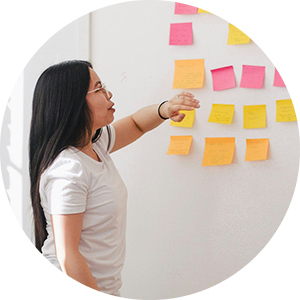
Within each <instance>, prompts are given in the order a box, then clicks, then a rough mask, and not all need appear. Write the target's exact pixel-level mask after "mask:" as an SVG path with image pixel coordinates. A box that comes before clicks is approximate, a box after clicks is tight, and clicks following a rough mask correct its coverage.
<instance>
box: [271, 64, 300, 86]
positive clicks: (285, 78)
mask: <svg viewBox="0 0 300 300" xmlns="http://www.w3.org/2000/svg"><path fill="white" fill-rule="evenodd" d="M274 86H300V67H275V77H274Z"/></svg>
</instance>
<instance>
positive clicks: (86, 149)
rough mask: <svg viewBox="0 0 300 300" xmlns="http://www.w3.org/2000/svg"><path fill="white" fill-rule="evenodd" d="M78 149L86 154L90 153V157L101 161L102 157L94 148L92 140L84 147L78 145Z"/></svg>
mask: <svg viewBox="0 0 300 300" xmlns="http://www.w3.org/2000/svg"><path fill="white" fill-rule="evenodd" d="M78 149H79V150H80V151H81V152H83V153H84V154H86V155H88V156H89V157H91V158H92V159H94V160H96V161H101V159H100V157H99V156H98V154H97V153H96V152H95V150H94V149H93V144H92V142H90V143H89V144H87V145H86V146H84V147H78Z"/></svg>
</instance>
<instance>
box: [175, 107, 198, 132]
mask: <svg viewBox="0 0 300 300" xmlns="http://www.w3.org/2000/svg"><path fill="white" fill-rule="evenodd" d="M179 112H180V113H183V114H185V117H184V119H183V120H182V121H181V122H174V121H172V120H171V122H170V125H171V126H176V127H188V128H191V127H193V123H194V119H195V109H194V110H180V111H179Z"/></svg>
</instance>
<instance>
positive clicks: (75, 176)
mask: <svg viewBox="0 0 300 300" xmlns="http://www.w3.org/2000/svg"><path fill="white" fill-rule="evenodd" d="M110 129H111V130H110V131H111V145H110V149H109V150H108V151H107V146H108V131H107V129H106V128H103V131H102V135H101V137H100V139H99V140H98V141H97V142H96V143H94V144H93V148H94V150H95V151H96V153H97V154H98V156H99V157H100V159H101V162H98V161H96V160H94V159H92V158H91V157H89V156H88V155H86V154H84V153H83V152H81V151H79V150H78V149H76V148H75V147H69V148H68V149H66V150H64V151H62V152H61V153H60V154H59V155H58V157H57V158H56V159H55V161H54V162H53V163H52V164H51V166H50V167H49V168H48V169H47V170H45V172H43V174H42V176H41V181H40V187H39V188H40V196H41V204H42V207H43V210H44V214H45V217H46V221H47V232H48V237H47V239H46V241H45V243H44V245H43V248H42V253H43V255H44V256H45V257H46V258H47V259H48V260H49V261H50V262H52V263H53V264H54V265H55V266H56V267H57V268H59V269H61V268H60V265H59V262H58V260H57V258H56V255H55V246H54V238H53V231H52V226H51V219H50V215H53V214H76V213H82V212H84V216H83V225H82V232H81V239H80V244H79V251H80V253H81V254H82V256H83V257H84V258H85V260H86V262H87V264H88V266H89V268H90V270H91V272H92V274H93V276H94V278H95V280H96V282H97V285H98V287H99V289H100V291H102V292H104V293H107V294H111V295H116V296H119V295H120V294H119V289H120V287H121V285H122V279H121V270H122V268H123V264H124V258H125V230H126V203H127V190H126V187H125V185H124V182H123V180H122V179H121V177H120V175H119V173H118V171H117V169H116V167H115V165H114V163H113V161H112V159H111V157H110V155H109V152H110V151H111V149H112V148H113V145H114V142H115V130H114V128H113V126H110Z"/></svg>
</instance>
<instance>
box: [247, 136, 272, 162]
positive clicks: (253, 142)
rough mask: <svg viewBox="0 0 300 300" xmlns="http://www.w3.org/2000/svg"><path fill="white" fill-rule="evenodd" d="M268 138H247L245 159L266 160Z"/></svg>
mask: <svg viewBox="0 0 300 300" xmlns="http://www.w3.org/2000/svg"><path fill="white" fill-rule="evenodd" d="M268 149H269V139H247V140H246V156H245V161H255V160H266V159H267V155H268Z"/></svg>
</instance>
